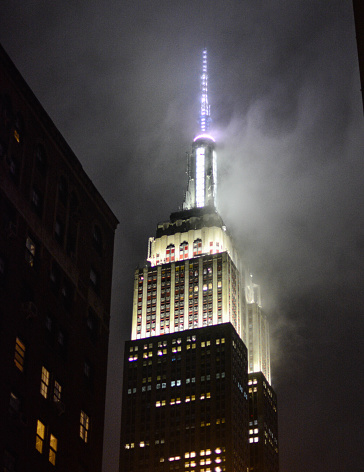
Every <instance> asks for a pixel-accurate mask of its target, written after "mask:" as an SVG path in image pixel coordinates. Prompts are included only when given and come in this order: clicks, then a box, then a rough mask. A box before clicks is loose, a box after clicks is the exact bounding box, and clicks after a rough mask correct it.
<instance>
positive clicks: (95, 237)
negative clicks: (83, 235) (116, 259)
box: [92, 225, 102, 254]
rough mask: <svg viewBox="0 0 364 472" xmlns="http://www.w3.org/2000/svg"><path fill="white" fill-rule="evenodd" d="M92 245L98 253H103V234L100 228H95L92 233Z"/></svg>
mask: <svg viewBox="0 0 364 472" xmlns="http://www.w3.org/2000/svg"><path fill="white" fill-rule="evenodd" d="M92 243H93V246H94V248H95V249H96V251H97V252H98V253H99V254H101V252H102V234H101V230H100V228H99V227H98V226H96V225H95V226H94V229H93V233H92Z"/></svg>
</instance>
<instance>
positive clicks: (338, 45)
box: [0, 0, 364, 472]
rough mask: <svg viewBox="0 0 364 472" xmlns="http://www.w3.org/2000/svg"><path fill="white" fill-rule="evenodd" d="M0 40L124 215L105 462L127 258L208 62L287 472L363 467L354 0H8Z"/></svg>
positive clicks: (127, 299)
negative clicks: (259, 305) (269, 362)
mask: <svg viewBox="0 0 364 472" xmlns="http://www.w3.org/2000/svg"><path fill="white" fill-rule="evenodd" d="M0 42H1V43H2V45H3V47H4V48H5V49H6V51H7V52H8V54H9V55H10V57H11V58H12V60H13V61H14V63H15V65H16V66H17V67H18V69H19V70H20V72H21V74H22V75H23V77H24V78H25V80H26V81H27V83H28V84H29V86H30V87H31V89H32V90H33V92H34V93H35V95H36V96H37V97H38V99H39V100H40V102H41V103H42V105H43V106H44V108H45V109H46V111H47V112H48V114H49V115H50V117H51V118H52V119H53V121H54V123H55V124H56V126H57V127H58V129H59V130H60V132H61V133H62V135H63V136H64V137H65V139H66V141H67V142H68V143H69V145H70V146H71V148H72V149H73V151H74V152H75V154H76V155H77V156H78V158H79V160H80V161H81V163H82V165H83V167H84V169H85V171H86V172H87V174H88V175H89V176H90V178H91V179H92V181H93V182H94V184H95V185H96V187H97V188H98V189H99V191H100V193H101V194H102V195H103V197H104V198H105V200H106V201H107V203H108V204H109V205H110V207H111V209H112V210H113V211H114V213H115V214H116V216H117V218H118V219H119V220H120V225H119V227H118V230H117V233H116V239H115V258H114V261H115V264H114V282H113V303H112V313H111V316H112V318H111V330H110V351H109V370H108V390H107V404H106V424H105V460H104V464H105V467H104V471H105V472H116V471H117V466H118V449H119V443H118V441H119V428H120V420H119V417H120V402H121V393H120V392H121V387H122V380H121V371H122V353H123V343H124V340H125V339H126V338H128V337H129V336H130V324H131V315H132V312H131V306H132V283H133V273H134V269H135V267H136V266H137V265H138V264H139V263H140V262H142V261H143V259H144V258H145V257H146V252H147V240H148V237H149V236H153V235H154V232H155V228H156V224H157V222H158V221H161V220H166V219H168V218H169V214H170V213H171V212H172V211H176V210H178V208H179V207H180V205H181V203H182V201H183V196H184V190H185V184H186V174H185V167H186V151H188V150H189V149H190V144H191V142H192V139H193V137H194V135H195V133H196V131H197V117H198V98H199V73H200V62H201V56H202V49H203V47H205V46H206V47H207V49H208V54H209V76H210V104H211V112H212V117H213V123H212V129H211V132H212V134H214V135H215V137H216V138H217V141H218V168H219V184H218V185H219V187H218V200H219V211H220V213H221V215H222V217H223V219H224V220H225V223H226V224H227V226H228V227H229V228H230V230H231V231H232V232H233V234H234V236H235V239H236V241H237V244H238V245H239V246H240V248H241V251H242V254H243V258H244V260H245V261H246V263H247V264H248V265H249V267H250V270H251V271H252V273H253V274H254V281H255V282H256V283H259V284H261V287H262V295H263V305H264V308H265V310H266V312H267V314H268V316H269V319H270V324H271V337H272V354H273V366H272V367H273V387H274V388H275V390H276V392H277V395H278V402H279V440H280V465H281V472H307V471H312V472H324V471H325V472H326V471H330V472H343V471H349V470H350V471H351V472H357V471H358V472H359V471H362V470H363V467H364V466H363V464H364V446H363V444H364V438H363V398H364V394H363V390H364V378H363V370H364V369H363V365H364V362H363V361H364V356H363V349H362V346H363V342H362V338H363V333H364V321H363V320H364V295H363V280H364V277H363V276H364V214H363V207H364V192H363V178H364V165H363V157H364V156H363V149H364V146H363V144H364V117H363V105H362V101H361V92H360V82H359V67H358V60H357V50H356V42H355V30H354V19H353V12H352V2H351V1H350V0H324V1H323V0H311V1H310V0H271V1H268V2H267V1H262V0H240V1H233V0H225V1H218V0H210V1H206V0H200V1H193V0H185V1H175V0H169V1H165V0H158V1H155V0H149V1H147V0H139V1H138V0H135V1H131V0H130V1H125V0H124V1H122V0H117V1H116V0H109V1H107V2H103V1H100V0H99V1H94V0H87V1H84V0H72V2H65V1H59V0H58V1H57V0H56V1H45V0H43V1H40V0H39V1H35V0H33V1H30V0H18V1H14V0H2V1H1V6H0Z"/></svg>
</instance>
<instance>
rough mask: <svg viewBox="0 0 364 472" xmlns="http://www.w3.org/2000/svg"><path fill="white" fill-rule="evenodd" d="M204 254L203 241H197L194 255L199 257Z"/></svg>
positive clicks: (194, 244)
mask: <svg viewBox="0 0 364 472" xmlns="http://www.w3.org/2000/svg"><path fill="white" fill-rule="evenodd" d="M201 253H202V241H201V239H195V241H193V255H194V256H197V255H198V254H201Z"/></svg>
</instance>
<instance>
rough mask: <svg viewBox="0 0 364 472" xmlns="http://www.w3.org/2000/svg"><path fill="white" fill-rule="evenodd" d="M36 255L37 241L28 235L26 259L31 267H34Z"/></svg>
mask: <svg viewBox="0 0 364 472" xmlns="http://www.w3.org/2000/svg"><path fill="white" fill-rule="evenodd" d="M35 256H36V245H35V242H34V241H33V240H32V238H30V237H29V236H28V237H27V239H26V241H25V260H26V261H27V263H28V264H29V265H30V267H34V264H35Z"/></svg>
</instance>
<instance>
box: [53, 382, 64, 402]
mask: <svg viewBox="0 0 364 472" xmlns="http://www.w3.org/2000/svg"><path fill="white" fill-rule="evenodd" d="M61 395H62V386H61V384H60V383H59V382H57V380H55V381H54V388H53V401H54V402H56V403H57V402H60V401H61Z"/></svg>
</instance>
